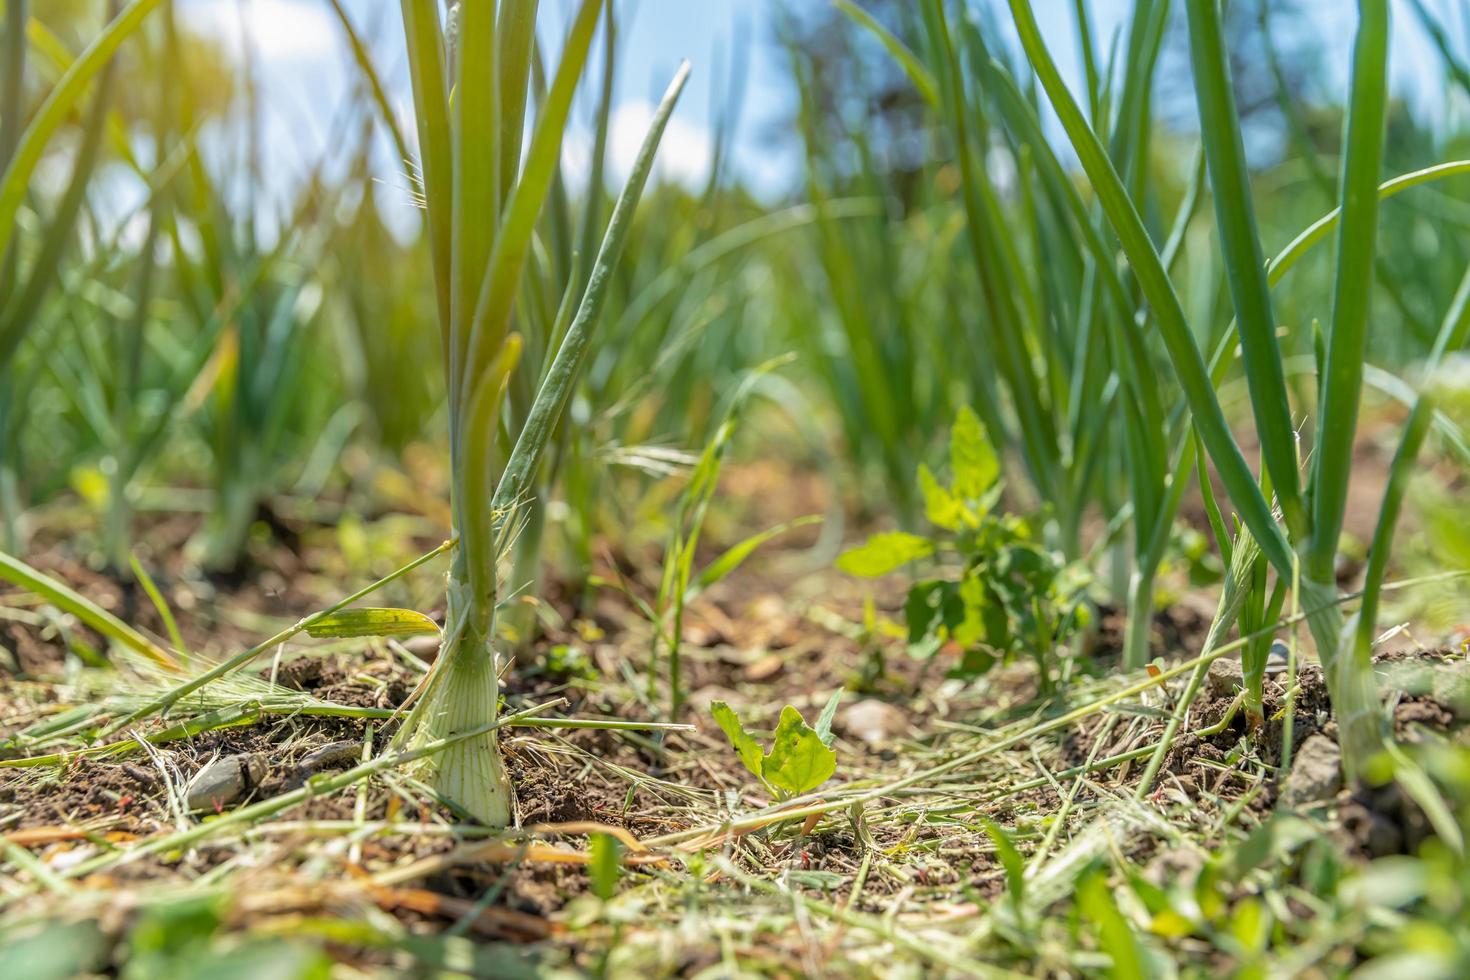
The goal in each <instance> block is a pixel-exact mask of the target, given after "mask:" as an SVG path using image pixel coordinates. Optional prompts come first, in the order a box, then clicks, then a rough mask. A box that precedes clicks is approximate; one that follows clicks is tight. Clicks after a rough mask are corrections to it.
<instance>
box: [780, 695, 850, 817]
mask: <svg viewBox="0 0 1470 980" xmlns="http://www.w3.org/2000/svg"><path fill="white" fill-rule="evenodd" d="M836 771H837V753H836V752H833V751H832V750H831V749H829V748H828V747H827V746H826V745H824V744H822V738H821V736H820V735H818V734H817V733H816V731H815V730H813V729H812V728H811V726H809V725H808V724H807V723H806V721H805V720H803V719H802V717H801V712H800V711H797V710H796V709H795V708H793V707H792V706H791V705H789V704H788V705H787V706H786V707H785V708H782V709H781V720H780V722H778V723H777V725H776V741H775V742H774V744H772V745H771V751H770V753H769V754H768V755H767V756H766V757H765V759H764V761H763V764H762V772H763V774H764V776H765V780H766V782H768V783H770V784H771V786H773V787H775V788H776V789H777V790H782V791H784V792H786V793H789V794H791V795H792V796H800V795H802V794H803V793H809V792H811V791H812V790H814V789H816V788H817V787H818V786H820V785H822V784H823V783H825V782H826V781H827V780H829V779H831V778H832V774H833V773H834V772H836Z"/></svg>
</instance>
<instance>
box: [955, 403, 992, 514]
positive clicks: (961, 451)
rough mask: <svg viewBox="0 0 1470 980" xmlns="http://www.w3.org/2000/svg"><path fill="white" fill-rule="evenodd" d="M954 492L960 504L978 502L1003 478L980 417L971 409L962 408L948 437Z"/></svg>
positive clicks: (968, 407) (963, 406) (967, 407)
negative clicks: (963, 501) (981, 496)
mask: <svg viewBox="0 0 1470 980" xmlns="http://www.w3.org/2000/svg"><path fill="white" fill-rule="evenodd" d="M949 465H950V469H951V470H952V471H953V472H952V473H951V475H950V477H951V479H952V480H953V483H952V484H951V489H952V491H953V493H954V495H955V496H956V497H958V498H960V499H961V500H975V499H977V498H978V497H980V495H981V494H983V493H985V491H986V490H989V489H990V486H991V484H993V483H994V482H995V481H996V478H997V477H999V476H1000V460H999V459H998V458H997V457H996V455H995V448H994V447H993V446H991V445H990V440H989V439H988V438H986V436H985V427H984V426H983V425H981V424H980V416H978V415H976V414H975V412H974V411H973V410H972V409H971V408H970V406H968V405H962V406H960V411H959V415H957V416H956V417H955V420H954V431H953V432H951V433H950V436H949Z"/></svg>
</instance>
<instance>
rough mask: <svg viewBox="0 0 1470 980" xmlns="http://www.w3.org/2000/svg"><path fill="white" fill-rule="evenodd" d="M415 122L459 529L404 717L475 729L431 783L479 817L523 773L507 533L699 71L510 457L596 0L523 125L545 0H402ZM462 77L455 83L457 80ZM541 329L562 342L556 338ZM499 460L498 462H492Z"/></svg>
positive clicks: (508, 804)
mask: <svg viewBox="0 0 1470 980" xmlns="http://www.w3.org/2000/svg"><path fill="white" fill-rule="evenodd" d="M402 11H403V24H404V32H405V35H406V38H407V44H408V55H409V67H410V74H411V79H412V85H413V94H414V108H415V112H416V116H417V124H418V137H419V155H420V159H419V173H420V174H421V177H422V181H423V188H422V189H423V197H424V201H425V212H426V213H425V220H426V223H427V229H428V239H429V249H430V254H431V258H432V263H433V269H434V283H435V300H436V304H437V306H438V310H439V319H440V324H439V326H440V338H441V341H442V344H443V351H444V371H445V381H446V386H447V390H448V399H449V444H450V470H451V510H452V514H453V520H454V531H455V536H456V539H457V546H456V548H455V552H454V557H453V561H452V565H451V568H450V571H449V579H448V596H447V607H446V622H445V627H444V638H443V644H442V646H441V649H440V653H439V657H438V659H437V660H436V662H435V664H434V668H433V671H432V672H431V675H430V676H429V678H428V679H427V680H426V682H425V687H424V690H423V693H422V694H421V696H420V700H419V702H418V704H417V705H416V706H415V710H414V713H413V717H412V718H411V719H410V722H409V725H408V726H407V727H408V728H410V729H414V730H415V731H416V732H417V733H418V734H419V735H420V737H422V736H428V737H444V736H450V735H453V734H455V733H461V732H468V731H471V730H475V729H481V730H482V731H481V733H480V734H478V735H476V736H475V737H472V738H466V739H464V740H463V741H461V742H457V743H455V744H454V745H452V746H451V747H449V748H448V749H447V750H446V751H445V752H443V753H442V754H440V755H439V756H437V757H436V759H435V760H434V763H433V765H434V769H435V785H436V786H437V788H438V790H439V792H440V793H441V794H442V795H443V796H445V797H446V798H448V799H449V800H452V801H454V802H455V803H456V804H457V805H458V806H460V807H462V808H463V809H464V810H465V811H467V812H468V813H469V814H471V815H472V816H474V817H475V818H476V819H478V820H480V821H482V822H484V823H486V824H488V825H491V826H505V825H507V824H509V823H510V822H511V820H512V816H513V806H512V799H511V789H510V785H509V782H508V779H507V777H506V774H505V770H504V767H503V765H502V762H501V759H500V754H499V748H498V745H497V742H496V736H495V732H494V731H493V730H490V731H483V729H484V727H485V726H487V725H488V724H490V723H493V722H494V720H495V718H496V715H497V712H498V704H497V702H498V698H499V693H498V692H499V680H498V675H499V671H500V668H501V666H502V664H501V660H500V658H499V657H498V656H497V653H496V650H495V619H496V604H497V599H498V598H499V597H500V596H501V595H502V591H501V589H500V569H499V564H500V559H501V558H502V557H503V556H504V554H505V553H506V549H507V547H508V545H509V543H510V542H511V541H512V540H513V538H514V534H515V530H516V527H517V524H518V522H519V520H520V519H521V518H520V517H519V515H520V513H521V507H522V506H523V504H524V500H525V496H526V494H527V493H528V492H529V491H530V490H531V489H532V488H533V486H534V484H535V474H536V468H537V465H538V463H539V461H540V458H541V454H542V452H543V450H544V449H545V447H546V445H547V443H548V441H549V440H550V438H551V436H552V433H553V431H554V429H555V427H556V425H557V423H558V421H559V419H560V417H561V414H562V411H563V409H564V408H565V406H566V403H567V401H568V400H569V398H570V396H571V391H572V386H573V385H574V383H575V381H576V377H577V374H578V371H579V369H580V367H581V364H582V360H583V357H584V355H585V354H586V351H587V344H588V341H589V340H590V335H591V332H592V328H593V327H594V325H595V324H596V322H597V319H598V317H599V315H600V313H601V306H602V302H603V299H604V296H605V293H606V289H607V285H608V279H609V276H610V275H611V272H612V269H613V266H614V265H615V263H616V260H617V257H618V254H619V252H620V250H621V247H622V243H623V237H624V235H625V234H626V231H627V227H628V224H629V221H630V218H631V215H632V212H633V210H634V207H635V206H636V203H637V200H638V197H639V196H640V194H641V193H642V190H643V186H644V183H645V182H646V180H647V178H648V174H649V171H650V169H651V167H652V162H653V154H654V151H655V149H656V147H657V144H658V141H659V139H660V137H661V136H662V132H663V129H664V127H665V125H666V124H667V122H668V119H669V115H670V113H671V112H672V111H673V107H674V103H675V101H676V100H677V98H678V95H679V92H680V91H681V90H682V88H683V85H684V81H685V79H686V78H687V76H688V69H687V66H686V67H681V69H680V70H679V72H678V73H677V74H676V76H675V78H674V81H673V83H672V85H671V86H670V88H669V91H668V92H667V93H666V95H665V97H664V99H663V101H662V102H661V103H660V105H659V108H658V110H657V112H656V113H655V117H654V121H653V125H652V127H651V130H650V132H649V135H648V137H647V139H646V140H645V142H644V144H643V147H642V150H641V151H640V154H639V157H638V160H637V163H636V165H635V167H634V170H633V173H632V175H631V176H630V178H629V180H628V184H627V186H626V187H625V188H624V190H623V193H622V195H621V197H620V198H619V200H618V202H617V205H616V207H615V208H614V211H613V214H612V217H611V219H610V221H609V223H608V227H607V232H606V234H605V236H604V237H603V242H602V247H601V249H600V250H599V252H598V255H597V258H596V260H595V261H594V263H593V265H592V266H591V270H590V273H589V275H588V277H587V281H586V282H587V284H586V287H585V289H583V290H581V294H580V297H579V298H578V300H577V301H576V303H575V309H576V310H577V313H576V315H575V316H574V317H573V318H572V320H571V322H570V324H569V326H568V327H567V329H566V332H565V336H564V337H562V338H561V340H560V344H559V345H558V347H557V353H556V357H555V358H554V360H553V361H552V363H551V365H550V367H549V368H548V369H547V370H546V372H545V374H544V377H542V378H541V379H540V382H541V383H540V388H539V391H538V392H537V395H536V398H535V400H534V402H533V403H532V404H531V405H530V408H529V411H528V412H527V414H526V416H525V418H524V419H518V420H516V422H517V428H518V432H517V435H516V438H515V440H514V447H513V448H512V450H511V452H510V454H509V456H508V458H505V459H504V461H503V463H501V462H500V461H499V460H498V458H497V453H496V446H497V442H496V433H497V431H498V426H499V418H500V414H501V406H502V401H503V399H504V392H505V388H506V385H507V382H508V380H509V378H510V376H511V374H512V372H513V370H514V368H515V366H516V362H517V360H518V357H519V355H520V352H521V350H522V347H523V345H524V342H523V340H522V338H521V337H520V335H518V334H516V333H514V332H513V331H512V330H511V329H510V327H511V322H512V317H513V314H514V311H515V309H516V307H517V305H518V304H519V303H520V302H523V299H522V298H521V297H520V295H519V293H520V287H521V285H522V280H523V273H524V271H525V268H526V264H527V260H528V256H529V254H530V252H531V249H532V244H533V241H532V239H533V235H534V232H535V228H536V223H537V219H538V217H539V215H540V214H541V213H542V210H543V208H544V207H545V206H546V203H547V199H548V196H549V194H550V192H551V188H552V183H553V178H554V176H555V172H556V168H557V162H558V159H559V156H560V150H561V142H562V137H563V133H564V132H565V129H566V127H567V120H568V115H569V113H570V111H571V107H572V103H573V99H574V96H575V94H576V91H577V88H578V85H579V81H580V78H581V75H582V71H583V68H584V66H585V64H586V61H587V56H588V51H589V48H590V47H591V44H592V40H593V36H594V34H595V32H596V29H597V26H598V21H599V16H600V14H601V12H602V2H601V0H583V2H581V3H580V4H578V6H577V9H576V13H575V15H574V17H573V20H572V23H571V26H570V28H569V30H568V32H567V34H566V36H565V39H564V42H563V44H562V46H561V49H560V62H559V64H558V65H557V67H556V70H555V72H554V73H553V74H552V75H551V78H550V83H549V85H548V86H547V87H546V91H545V95H544V97H543V98H542V99H540V100H539V103H538V104H537V105H536V106H535V113H534V120H533V124H532V128H531V137H530V142H529V143H528V144H527V145H526V146H525V147H524V148H522V146H521V134H522V132H523V131H524V130H525V128H526V126H525V120H526V116H527V112H528V107H529V105H530V102H531V100H530V99H528V97H527V95H528V91H529V81H530V73H531V64H532V61H533V53H534V47H535V23H536V13H537V3H536V0H504V2H500V3H474V4H461V5H457V6H455V7H454V8H453V9H452V10H451V12H450V14H449V19H448V20H447V21H446V20H445V19H443V18H441V16H440V11H439V5H438V4H437V3H436V2H435V0H403V4H402ZM451 92H452V93H453V97H452V98H451ZM541 342H543V343H546V344H548V345H549V344H550V343H551V340H550V339H549V338H542V339H541ZM497 470H498V471H499V475H498V479H497V478H496V471H497Z"/></svg>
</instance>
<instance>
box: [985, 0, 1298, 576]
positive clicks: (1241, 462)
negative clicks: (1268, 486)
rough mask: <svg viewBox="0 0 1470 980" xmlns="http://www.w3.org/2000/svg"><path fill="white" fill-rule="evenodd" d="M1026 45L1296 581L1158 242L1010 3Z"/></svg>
mask: <svg viewBox="0 0 1470 980" xmlns="http://www.w3.org/2000/svg"><path fill="white" fill-rule="evenodd" d="M1010 8H1011V12H1012V14H1013V16H1014V19H1015V23H1016V27H1017V31H1018V33H1019V34H1020V37H1021V45H1022V47H1023V48H1024V49H1025V51H1026V55H1027V57H1028V58H1029V59H1030V61H1031V65H1032V68H1033V69H1034V70H1035V71H1036V74H1037V77H1038V79H1039V80H1040V82H1041V85H1042V88H1043V89H1044V90H1045V91H1046V93H1047V96H1048V98H1049V99H1050V100H1051V103H1052V106H1053V108H1054V109H1055V110H1056V112H1057V115H1058V117H1059V118H1060V119H1061V122H1062V127H1063V129H1064V130H1065V131H1066V133H1067V136H1068V139H1069V140H1070V142H1071V144H1072V147H1073V149H1074V150H1076V152H1077V155H1078V158H1079V159H1080V160H1081V162H1082V166H1083V168H1084V170H1086V172H1087V175H1088V177H1089V178H1090V179H1091V181H1092V185H1093V189H1094V191H1095V192H1096V194H1097V196H1098V200H1099V202H1100V204H1101V205H1102V207H1103V210H1104V211H1105V212H1106V214H1107V216H1108V219H1109V222H1110V223H1111V225H1112V226H1113V230H1114V232H1115V233H1116V234H1117V236H1118V239H1119V241H1120V242H1121V244H1122V246H1123V250H1124V252H1125V253H1126V255H1127V256H1128V260H1129V262H1130V263H1131V265H1132V266H1133V271H1134V275H1135V276H1136V277H1137V278H1138V282H1139V285H1140V287H1141V288H1142V290H1143V293H1144V296H1145V298H1147V300H1148V302H1149V305H1150V307H1151V308H1152V309H1153V313H1154V317H1155V320H1156V322H1157V324H1158V327H1159V334H1160V337H1161V339H1162V340H1163V341H1164V346H1165V347H1166V348H1167V350H1168V352H1169V359H1170V361H1171V362H1172V363H1173V365H1174V369H1175V371H1176V372H1177V373H1178V375H1179V382H1180V384H1181V386H1182V387H1183V390H1184V396H1185V399H1186V400H1187V402H1188V405H1189V408H1190V411H1191V413H1192V414H1193V416H1194V424H1195V426H1196V428H1197V429H1198V431H1199V434H1200V438H1201V439H1202V440H1203V442H1204V444H1205V448H1206V449H1207V450H1208V451H1209V454H1210V458H1211V460H1212V461H1213V462H1214V464H1215V468H1216V470H1217V472H1219V474H1220V478H1221V479H1222V480H1223V481H1224V483H1225V488H1226V490H1227V492H1229V494H1230V498H1231V500H1232V502H1233V503H1234V504H1235V507H1236V509H1237V510H1238V511H1239V512H1240V513H1241V515H1242V518H1243V519H1244V521H1245V523H1246V525H1247V526H1248V527H1249V528H1250V530H1251V534H1252V535H1253V536H1254V537H1255V538H1256V540H1257V541H1258V542H1259V543H1260V545H1261V550H1262V551H1263V552H1264V553H1265V555H1266V557H1267V559H1268V560H1269V561H1270V562H1271V564H1272V565H1273V566H1275V567H1276V569H1277V570H1278V572H1280V573H1282V574H1289V573H1290V568H1291V549H1290V547H1289V546H1288V545H1287V543H1286V539H1285V538H1284V536H1283V535H1282V533H1281V530H1280V528H1279V527H1278V526H1277V524H1276V521H1275V519H1274V518H1273V517H1272V514H1271V508H1270V506H1269V505H1268V504H1267V503H1266V499H1265V497H1263V496H1262V495H1261V492H1260V488H1259V487H1257V485H1256V482H1255V478H1254V477H1253V476H1252V474H1251V471H1250V467H1249V466H1248V465H1247V464H1246V461H1245V457H1244V456H1243V455H1242V454H1241V451H1240V447H1239V445H1238V444H1237V443H1236V442H1235V439H1234V436H1233V435H1232V434H1231V432H1230V427H1229V425H1228V423H1227V422H1226V421H1225V415H1224V412H1223V411H1221V408H1220V402H1219V399H1218V398H1217V397H1216V395H1215V390H1214V387H1213V386H1212V385H1211V384H1210V378H1209V373H1208V371H1207V370H1206V368H1205V362H1204V358H1203V357H1202V356H1201V354H1200V351H1199V347H1198V346H1197V345H1196V343H1195V340H1194V335H1193V334H1192V333H1191V331H1190V329H1189V324H1188V322H1187V321H1186V318H1185V315H1184V309H1183V306H1182V305H1181V304H1180V301H1179V297H1178V294H1177V293H1175V291H1174V287H1173V285H1172V283H1170V281H1169V276H1168V272H1167V271H1166V270H1165V269H1164V267H1163V263H1162V262H1161V261H1160V259H1159V255H1158V252H1157V251H1156V250H1155V249H1154V245H1153V241H1152V240H1151V239H1150V238H1149V235H1148V231H1147V229H1146V228H1145V227H1144V225H1143V221H1142V219H1141V218H1139V216H1138V212H1137V210H1135V208H1134V206H1133V203H1132V201H1131V200H1130V199H1129V197H1128V193H1127V191H1126V190H1125V189H1124V187H1123V183H1122V181H1121V179H1120V178H1119V177H1118V174H1117V171H1116V170H1114V169H1113V165H1112V162H1111V160H1110V159H1109V158H1108V155H1107V152H1106V151H1105V150H1104V149H1103V146H1102V143H1101V142H1100V141H1099V140H1098V138H1097V135H1096V134H1095V133H1094V132H1093V131H1092V129H1091V128H1090V127H1089V126H1088V124H1087V120H1086V119H1085V117H1084V116H1083V114H1082V111H1081V110H1080V109H1079V108H1078V106H1077V103H1076V101H1075V100H1074V99H1073V98H1072V95H1071V93H1070V92H1069V91H1068V90H1067V87H1066V83H1065V82H1064V81H1063V79H1062V76H1061V73H1060V72H1059V71H1058V70H1057V67H1056V63H1055V62H1054V61H1053V60H1052V57H1051V54H1050V53H1049V51H1048V50H1047V47H1046V43H1045V41H1044V40H1043V39H1042V36H1041V31H1040V28H1039V27H1038V26H1037V23H1036V17H1035V14H1034V13H1033V12H1032V10H1031V4H1030V3H1029V0H1010Z"/></svg>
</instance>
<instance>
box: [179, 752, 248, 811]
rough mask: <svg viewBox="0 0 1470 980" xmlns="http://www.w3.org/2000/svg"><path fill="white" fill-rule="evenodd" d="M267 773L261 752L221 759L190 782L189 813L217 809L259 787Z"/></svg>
mask: <svg viewBox="0 0 1470 980" xmlns="http://www.w3.org/2000/svg"><path fill="white" fill-rule="evenodd" d="M265 774H266V761H265V756H263V755H260V754H259V753H248V754H244V755H227V756H222V757H220V758H218V759H215V760H214V761H213V762H211V763H210V764H209V765H207V766H205V767H204V768H203V769H201V770H199V772H198V773H196V774H195V775H194V778H193V779H191V780H189V786H188V789H187V790H186V792H185V798H184V799H185V803H187V805H188V807H189V809H190V810H218V809H220V808H221V807H224V806H228V805H229V804H231V803H233V802H235V801H236V800H238V799H239V798H240V797H242V796H244V795H246V794H247V793H249V792H250V791H251V790H253V789H255V788H256V787H257V786H259V785H260V781H261V780H262V779H264V778H265Z"/></svg>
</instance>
